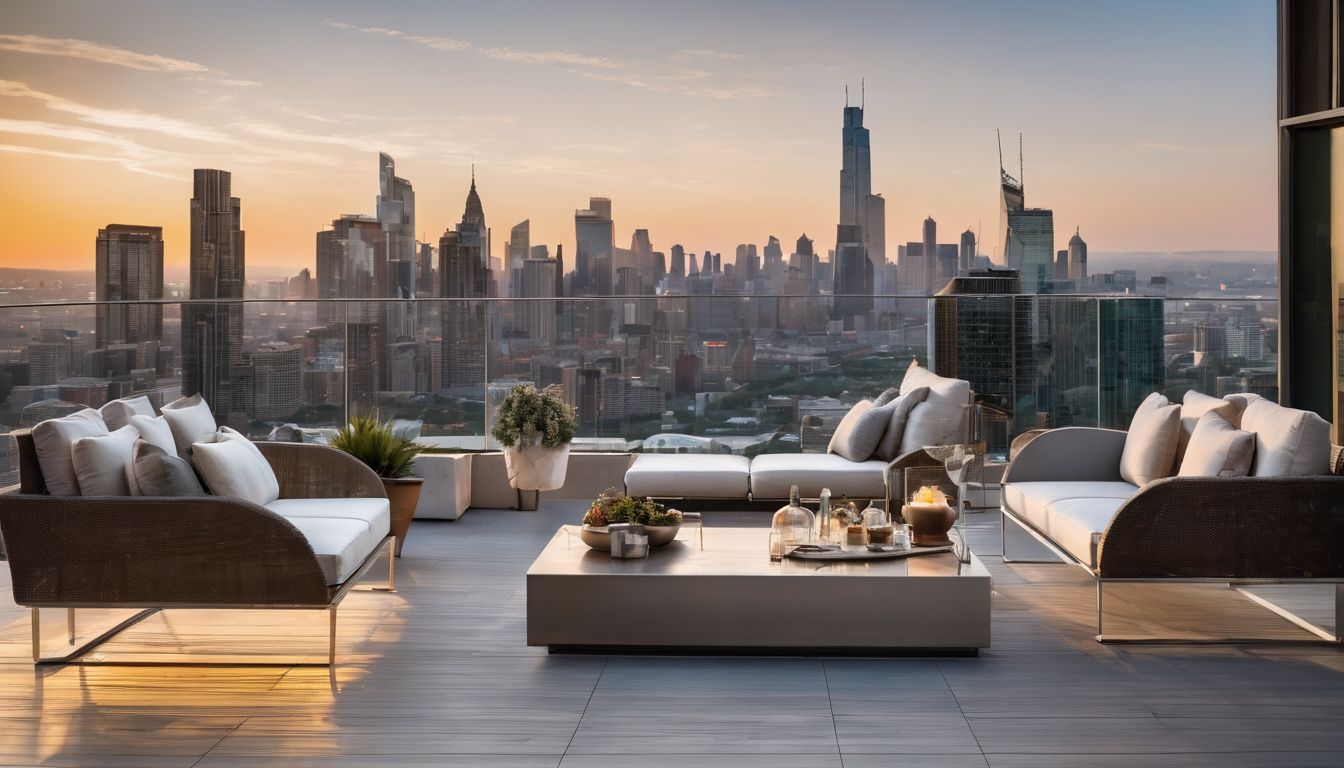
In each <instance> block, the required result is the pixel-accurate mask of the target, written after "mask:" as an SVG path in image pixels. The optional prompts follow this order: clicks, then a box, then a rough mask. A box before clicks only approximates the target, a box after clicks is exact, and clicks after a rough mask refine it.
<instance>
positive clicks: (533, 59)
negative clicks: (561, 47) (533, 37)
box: [481, 48, 628, 69]
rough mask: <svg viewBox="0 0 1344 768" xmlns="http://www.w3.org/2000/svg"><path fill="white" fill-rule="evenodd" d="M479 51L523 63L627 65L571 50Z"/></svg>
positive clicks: (501, 49) (503, 59) (504, 49)
mask: <svg viewBox="0 0 1344 768" xmlns="http://www.w3.org/2000/svg"><path fill="white" fill-rule="evenodd" d="M481 53H483V54H485V55H486V56H489V57H490V58H492V59H500V60H502V61H517V62H521V63H523V64H559V65H564V66H570V67H597V68H598V69H620V68H621V67H624V66H628V65H626V64H624V63H622V62H619V61H615V60H613V59H609V58H606V57H603V56H588V55H586V54H582V53H575V52H573V51H520V50H517V49H516V48H485V49H483V50H482V51H481Z"/></svg>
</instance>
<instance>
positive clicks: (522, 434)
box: [490, 384, 578, 509]
mask: <svg viewBox="0 0 1344 768" xmlns="http://www.w3.org/2000/svg"><path fill="white" fill-rule="evenodd" d="M577 427H578V423H577V421H576V420H575V418H574V408H573V407H571V406H570V405H569V404H568V403H566V402H565V398H564V396H563V395H562V394H561V389H560V388H559V387H556V386H550V387H547V388H545V389H537V388H536V387H534V386H532V385H531V384H519V385H518V386H516V387H514V388H513V390H512V391H511V392H509V394H508V395H507V396H506V397H505V398H504V402H503V403H501V404H500V406H499V415H498V417H497V418H496V420H495V426H494V429H492V430H490V434H491V435H492V436H493V437H494V438H495V439H496V440H498V441H499V444H500V445H502V446H504V469H505V471H506V472H507V473H508V476H509V485H510V486H512V487H513V488H515V489H517V490H518V492H519V493H518V501H519V507H520V508H522V509H536V508H537V498H538V496H539V495H540V492H541V491H553V490H556V489H557V488H560V487H561V486H563V485H564V484H565V473H566V470H567V469H568V467H569V444H570V442H571V441H573V439H574V431H575V429H577ZM523 491H531V492H532V493H530V494H527V495H526V496H525V495H524V494H523Z"/></svg>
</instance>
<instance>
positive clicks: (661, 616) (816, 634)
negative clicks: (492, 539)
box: [527, 526, 991, 655]
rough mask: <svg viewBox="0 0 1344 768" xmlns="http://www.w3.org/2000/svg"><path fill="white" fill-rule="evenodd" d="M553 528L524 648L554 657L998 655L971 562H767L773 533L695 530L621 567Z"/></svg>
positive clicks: (567, 530) (536, 573)
mask: <svg viewBox="0 0 1344 768" xmlns="http://www.w3.org/2000/svg"><path fill="white" fill-rule="evenodd" d="M578 530H579V527H578V526H564V527H563V528H561V529H560V530H559V531H557V532H556V534H555V536H554V537H553V538H552V539H551V541H550V543H548V544H547V545H546V548H545V549H544V550H542V552H541V554H540V555H539V556H538V557H537V559H536V561H535V562H533V563H532V567H531V568H529V569H528V571H527V644H528V645H538V646H540V645H544V646H547V647H548V648H549V649H550V650H551V651H552V652H607V653H613V652H622V651H626V652H658V651H664V652H677V651H683V652H685V651H694V652H713V651H722V652H736V653H744V652H751V653H789V652H808V653H871V654H881V653H920V652H924V653H938V654H966V655H974V654H975V653H977V651H978V649H980V648H988V647H989V634H990V633H989V605H990V591H991V584H990V575H989V571H987V570H986V569H985V566H984V565H983V564H982V563H981V562H980V560H979V559H978V558H976V557H975V555H974V554H972V555H971V562H970V563H966V564H961V563H958V562H957V558H956V557H955V556H954V555H952V554H951V553H942V554H934V555H922V556H918V557H910V558H906V559H902V560H877V561H862V562H854V561H850V562H838V563H823V562H815V561H798V560H790V559H785V560H784V561H783V562H770V558H769V555H768V554H767V551H766V549H767V542H768V539H769V530H768V529H766V528H708V529H706V530H704V531H703V534H704V548H703V549H700V548H699V547H698V546H697V542H695V541H694V540H693V537H692V536H691V535H690V534H688V532H686V531H683V532H682V533H681V535H680V537H679V540H678V541H675V542H673V543H671V544H669V545H667V546H666V547H663V548H661V549H655V550H653V551H652V552H651V553H650V554H649V557H648V559H647V560H613V559H611V557H610V556H609V555H608V554H607V553H606V552H602V551H597V550H591V549H589V548H588V547H587V546H585V545H584V544H583V542H582V541H580V539H579V537H578Z"/></svg>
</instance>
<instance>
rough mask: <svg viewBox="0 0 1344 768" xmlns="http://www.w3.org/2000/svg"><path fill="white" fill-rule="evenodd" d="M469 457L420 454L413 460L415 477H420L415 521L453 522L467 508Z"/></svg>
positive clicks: (463, 455) (469, 502)
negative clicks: (418, 501)
mask: <svg viewBox="0 0 1344 768" xmlns="http://www.w3.org/2000/svg"><path fill="white" fill-rule="evenodd" d="M471 463H472V454H470V453H422V454H420V455H419V456H416V457H415V475H416V477H423V478H424V479H425V484H424V486H423V488H422V490H421V491H420V504H419V505H418V506H417V507H416V508H415V517H416V518H417V519H427V520H456V519H457V518H459V517H461V516H462V513H463V512H466V511H467V508H468V507H470V506H471Z"/></svg>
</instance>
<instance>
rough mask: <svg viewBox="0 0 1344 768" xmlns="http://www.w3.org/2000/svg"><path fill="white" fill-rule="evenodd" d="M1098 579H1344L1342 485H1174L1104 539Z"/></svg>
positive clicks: (1178, 480)
mask: <svg viewBox="0 0 1344 768" xmlns="http://www.w3.org/2000/svg"><path fill="white" fill-rule="evenodd" d="M1097 562H1098V564H1099V566H1098V572H1099V574H1100V576H1101V577H1102V578H1113V579H1150V578H1173V577H1174V578H1207V579H1230V580H1236V579H1312V578H1331V579H1338V578H1344V477H1331V476H1319V477H1315V476H1313V477H1226V478H1220V477H1169V478H1166V479H1163V480H1158V481H1156V482H1154V483H1151V484H1149V485H1146V486H1144V487H1143V489H1142V490H1140V491H1139V492H1138V493H1137V494H1135V495H1134V496H1132V497H1131V498H1130V499H1129V500H1128V501H1127V502H1125V504H1124V506H1122V507H1121V508H1120V510H1119V512H1117V513H1116V516H1115V518H1114V519H1112V520H1111V523H1110V526H1109V527H1108V528H1107V529H1106V531H1105V533H1104V534H1102V537H1101V544H1100V548H1099V550H1098V553H1097Z"/></svg>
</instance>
